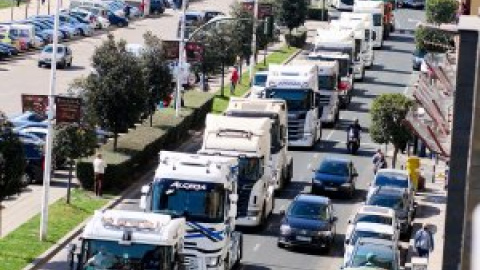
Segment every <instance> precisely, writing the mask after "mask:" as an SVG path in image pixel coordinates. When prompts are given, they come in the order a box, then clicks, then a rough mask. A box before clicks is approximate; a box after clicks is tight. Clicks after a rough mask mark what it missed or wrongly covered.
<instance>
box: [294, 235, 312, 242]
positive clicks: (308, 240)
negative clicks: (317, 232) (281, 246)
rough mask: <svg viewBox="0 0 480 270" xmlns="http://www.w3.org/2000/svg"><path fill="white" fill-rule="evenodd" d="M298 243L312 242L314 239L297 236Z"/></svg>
mask: <svg viewBox="0 0 480 270" xmlns="http://www.w3.org/2000/svg"><path fill="white" fill-rule="evenodd" d="M297 240H298V241H303V242H311V241H312V238H311V237H308V236H297Z"/></svg>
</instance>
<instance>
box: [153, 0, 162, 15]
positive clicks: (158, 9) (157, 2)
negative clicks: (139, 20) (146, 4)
mask: <svg viewBox="0 0 480 270" xmlns="http://www.w3.org/2000/svg"><path fill="white" fill-rule="evenodd" d="M164 12H165V2H164V1H163V0H153V1H151V2H150V13H151V14H162V13H164Z"/></svg>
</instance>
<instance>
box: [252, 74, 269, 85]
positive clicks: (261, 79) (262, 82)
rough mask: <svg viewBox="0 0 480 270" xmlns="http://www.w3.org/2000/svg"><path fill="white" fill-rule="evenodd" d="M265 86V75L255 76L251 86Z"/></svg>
mask: <svg viewBox="0 0 480 270" xmlns="http://www.w3.org/2000/svg"><path fill="white" fill-rule="evenodd" d="M266 84H267V74H256V75H255V78H254V79H253V85H255V86H261V87H265V85H266Z"/></svg>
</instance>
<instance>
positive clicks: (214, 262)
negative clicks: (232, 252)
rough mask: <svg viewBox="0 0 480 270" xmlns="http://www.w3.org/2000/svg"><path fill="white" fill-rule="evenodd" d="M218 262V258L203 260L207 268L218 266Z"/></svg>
mask: <svg viewBox="0 0 480 270" xmlns="http://www.w3.org/2000/svg"><path fill="white" fill-rule="evenodd" d="M219 262H220V256H216V257H206V258H205V263H206V265H207V267H215V266H218V263H219Z"/></svg>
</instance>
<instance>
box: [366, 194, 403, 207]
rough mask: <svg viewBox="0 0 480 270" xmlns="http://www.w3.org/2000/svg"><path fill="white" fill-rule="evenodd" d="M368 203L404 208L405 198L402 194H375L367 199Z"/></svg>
mask: <svg viewBox="0 0 480 270" xmlns="http://www.w3.org/2000/svg"><path fill="white" fill-rule="evenodd" d="M367 205H375V206H383V207H388V208H392V209H402V208H403V198H402V197H401V196H385V195H381V194H377V195H373V196H371V197H370V199H369V200H368V201H367Z"/></svg>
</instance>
